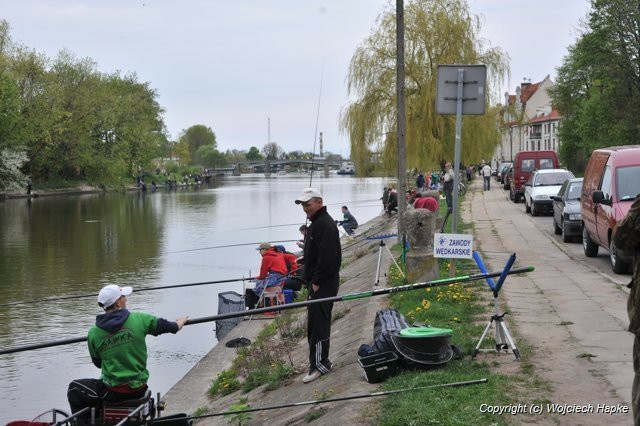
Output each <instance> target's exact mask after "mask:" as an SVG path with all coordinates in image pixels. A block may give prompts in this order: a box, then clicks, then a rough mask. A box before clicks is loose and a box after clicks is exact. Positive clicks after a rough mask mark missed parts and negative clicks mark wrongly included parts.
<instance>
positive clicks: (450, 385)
mask: <svg viewBox="0 0 640 426" xmlns="http://www.w3.org/2000/svg"><path fill="white" fill-rule="evenodd" d="M487 382H488V380H487V379H477V380H467V381H463V382H452V383H441V384H437V385H429V386H419V387H415V388H406V389H394V390H390V391H380V392H372V393H361V394H355V395H349V396H341V397H336V398H327V399H315V400H311V401H302V402H291V403H288V404H280V405H269V406H266V407H256V408H247V409H245V410H234V411H225V412H222V413H214V414H203V415H201V416H191V417H189V418H190V419H204V418H206V417H218V416H228V415H231V414H242V413H252V412H256V411H267V410H277V409H280V408H289V407H301V406H304V405H317V404H326V403H328V402H339V401H349V400H352V399H362V398H374V397H378V396H387V395H394V394H398V393H404V392H411V391H419V390H426V389H442V388H453V387H460V386H469V385H479V384H484V383H487ZM169 420H173V419H167V421H169ZM162 421H163V420H162V419H157V420H154V423H161V422H162Z"/></svg>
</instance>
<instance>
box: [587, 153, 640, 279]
mask: <svg viewBox="0 0 640 426" xmlns="http://www.w3.org/2000/svg"><path fill="white" fill-rule="evenodd" d="M639 193H640V145H627V146H614V147H610V148H602V149H596V150H595V151H593V152H592V153H591V157H589V162H588V163H587V168H586V169H585V172H584V182H583V183H582V195H581V196H580V213H581V214H582V246H583V249H584V254H585V255H586V256H587V257H595V256H597V255H598V248H599V247H604V248H605V250H608V251H609V260H610V262H611V268H612V269H613V272H615V273H616V274H623V273H626V272H627V271H628V270H629V268H630V265H631V262H632V260H633V253H625V252H623V251H622V250H620V249H618V248H617V247H616V246H615V245H614V244H613V243H612V241H611V233H612V232H613V228H614V227H615V225H616V223H618V221H619V220H621V219H622V218H624V217H625V216H626V214H627V212H628V211H629V208H630V207H631V204H632V203H633V200H634V199H635V197H636V196H637V195H638V194H639Z"/></svg>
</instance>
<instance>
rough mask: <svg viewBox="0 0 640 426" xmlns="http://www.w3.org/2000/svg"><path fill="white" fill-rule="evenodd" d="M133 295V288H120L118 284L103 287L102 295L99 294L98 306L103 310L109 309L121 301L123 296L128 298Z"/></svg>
mask: <svg viewBox="0 0 640 426" xmlns="http://www.w3.org/2000/svg"><path fill="white" fill-rule="evenodd" d="M131 293H133V289H132V288H131V287H120V286H119V285H116V284H109V285H107V286H104V287H102V290H100V293H98V305H100V306H102V307H103V308H108V307H109V306H111V305H113V304H114V303H116V302H117V301H118V299H120V297H122V296H128V295H130V294H131Z"/></svg>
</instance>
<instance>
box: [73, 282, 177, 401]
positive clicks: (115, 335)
mask: <svg viewBox="0 0 640 426" xmlns="http://www.w3.org/2000/svg"><path fill="white" fill-rule="evenodd" d="M132 292H133V290H132V288H131V287H119V286H117V285H115V284H110V285H107V286H105V287H103V288H102V290H100V293H99V294H98V305H99V306H100V307H102V308H103V309H104V310H105V313H104V314H102V315H98V316H97V317H96V323H95V325H94V326H93V327H91V329H90V330H89V334H88V337H87V343H88V346H89V354H90V355H91V360H92V361H93V364H94V365H95V366H96V367H98V368H100V369H101V371H102V374H101V377H100V379H78V380H74V381H72V382H71V383H70V384H69V389H68V391H67V399H68V400H69V406H70V407H71V412H72V413H76V412H78V411H80V410H81V409H83V408H85V407H97V406H99V405H100V404H101V403H102V401H124V400H127V399H136V398H140V397H142V396H144V394H145V392H146V390H147V380H148V379H149V370H147V344H146V342H145V338H146V336H147V334H151V335H154V336H158V335H160V334H164V333H173V334H175V333H177V332H178V331H180V330H181V329H182V327H183V326H184V324H185V323H186V322H187V317H182V318H178V319H177V320H176V321H175V322H173V321H167V320H166V319H164V318H156V317H155V316H153V315H150V314H146V313H144V312H130V311H129V310H127V296H129V295H130V294H131V293H132Z"/></svg>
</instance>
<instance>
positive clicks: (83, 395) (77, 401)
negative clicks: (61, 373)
mask: <svg viewBox="0 0 640 426" xmlns="http://www.w3.org/2000/svg"><path fill="white" fill-rule="evenodd" d="M146 391H147V387H146V386H144V387H142V388H140V389H139V390H137V391H136V392H133V393H120V392H114V391H112V390H110V389H109V388H108V387H107V385H105V384H104V382H103V381H102V380H100V379H77V380H74V381H72V382H71V383H69V389H68V390H67V399H68V400H69V407H70V408H71V413H77V412H78V411H80V410H82V409H83V408H85V407H99V406H100V405H101V404H102V401H111V402H118V401H126V400H127V399H136V398H141V397H143V396H144V394H145V392H146Z"/></svg>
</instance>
